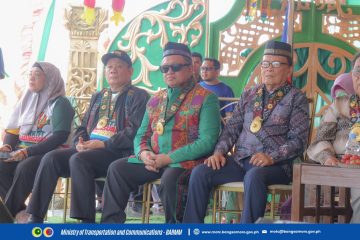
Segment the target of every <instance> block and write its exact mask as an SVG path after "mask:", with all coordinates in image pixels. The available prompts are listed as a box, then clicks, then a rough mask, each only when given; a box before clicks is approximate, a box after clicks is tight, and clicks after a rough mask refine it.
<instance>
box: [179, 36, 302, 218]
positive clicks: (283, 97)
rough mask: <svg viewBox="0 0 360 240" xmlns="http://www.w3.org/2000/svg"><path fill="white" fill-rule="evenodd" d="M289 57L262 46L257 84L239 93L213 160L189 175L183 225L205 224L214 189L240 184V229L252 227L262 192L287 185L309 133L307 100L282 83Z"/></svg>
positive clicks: (280, 47) (261, 207)
mask: <svg viewBox="0 0 360 240" xmlns="http://www.w3.org/2000/svg"><path fill="white" fill-rule="evenodd" d="M291 53H292V51H291V46H290V45H289V44H287V43H282V42H276V41H270V42H268V43H267V44H266V46H265V52H264V56H263V58H262V61H261V63H260V65H261V77H262V84H259V85H256V86H255V87H253V88H251V89H249V90H245V91H244V92H243V94H242V95H241V98H240V100H239V102H238V104H237V105H236V107H235V110H234V113H233V116H232V117H231V118H230V119H229V120H228V122H227V124H226V126H225V128H224V130H223V131H222V133H221V136H220V138H219V140H218V143H217V145H216V147H215V151H214V153H213V155H212V156H211V157H209V158H208V159H206V160H205V164H204V165H201V166H198V167H196V168H195V169H194V170H193V172H192V174H191V177H190V183H189V193H188V201H187V204H186V209H185V215H184V222H186V223H202V222H203V221H204V217H205V213H206V208H207V203H208V199H209V195H210V191H211V190H212V189H213V187H215V186H217V185H221V184H225V183H229V182H237V181H243V182H244V205H243V212H242V214H241V223H253V222H255V221H256V220H257V219H258V218H259V217H263V216H264V212H265V207H266V199H267V186H268V185H272V184H288V183H290V182H291V180H292V165H293V160H294V159H295V158H297V157H300V156H301V155H302V154H303V152H304V149H305V147H306V144H307V136H308V132H309V106H308V101H307V99H306V96H305V95H304V94H303V93H302V92H301V91H300V90H298V89H296V88H294V87H293V86H291V85H290V84H288V82H287V80H288V78H289V77H290V76H291V73H292V58H291ZM234 145H235V151H234V154H233V155H232V156H231V157H228V156H227V153H228V152H229V151H230V150H231V149H232V148H233V146H234Z"/></svg>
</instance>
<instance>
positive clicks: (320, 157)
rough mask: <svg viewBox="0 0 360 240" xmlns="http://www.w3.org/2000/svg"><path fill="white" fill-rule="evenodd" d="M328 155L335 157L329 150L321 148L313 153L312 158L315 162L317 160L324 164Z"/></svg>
mask: <svg viewBox="0 0 360 240" xmlns="http://www.w3.org/2000/svg"><path fill="white" fill-rule="evenodd" d="M329 157H335V155H334V153H333V152H331V151H330V150H323V151H321V152H319V153H318V154H316V155H315V159H313V160H314V161H316V162H319V163H320V164H321V165H324V164H325V162H326V159H328V158H329Z"/></svg>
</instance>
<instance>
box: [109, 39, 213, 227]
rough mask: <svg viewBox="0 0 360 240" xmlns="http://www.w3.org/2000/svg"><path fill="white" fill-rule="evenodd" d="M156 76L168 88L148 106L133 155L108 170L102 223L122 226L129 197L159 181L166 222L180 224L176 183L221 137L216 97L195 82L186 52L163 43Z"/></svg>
mask: <svg viewBox="0 0 360 240" xmlns="http://www.w3.org/2000/svg"><path fill="white" fill-rule="evenodd" d="M160 71H161V72H162V73H163V78H164V81H165V83H166V85H167V88H166V89H164V90H161V91H159V92H158V93H156V94H155V95H154V96H153V97H152V98H151V99H150V100H149V102H148V104H147V108H146V112H145V115H144V118H143V121H142V123H141V126H140V128H139V130H138V132H137V134H136V137H135V140H134V147H135V156H132V157H130V158H123V159H120V160H118V161H116V162H114V163H112V164H111V165H110V167H109V171H108V175H107V178H106V184H105V188H104V207H103V214H102V222H104V223H114V222H119V223H124V222H125V220H126V215H125V208H126V205H127V202H128V198H129V194H130V192H131V191H133V190H134V189H136V188H137V186H139V185H143V184H144V183H147V182H151V181H153V180H156V179H158V178H161V184H160V188H159V195H160V199H161V202H162V204H163V206H164V211H165V221H166V222H167V223H176V222H181V220H182V216H181V208H178V206H179V204H178V203H179V201H180V200H181V198H182V192H180V191H179V188H178V179H179V177H180V176H181V179H184V178H185V179H186V177H187V176H189V175H190V174H189V173H190V171H191V169H192V168H194V167H195V166H196V165H198V164H200V163H202V162H203V160H204V159H205V158H206V157H207V156H209V155H210V154H211V153H212V151H213V149H214V146H215V144H216V141H217V138H218V136H219V131H220V114H219V101H218V99H217V96H216V95H215V94H213V93H211V92H210V91H208V90H206V89H204V88H202V87H201V86H200V85H199V84H196V83H195V81H194V79H193V67H192V60H191V53H190V50H189V48H188V47H187V46H186V45H184V44H181V43H173V42H169V43H167V44H166V46H165V48H164V51H163V60H162V63H161V66H160ZM185 182H186V181H185ZM185 185H186V183H185ZM181 186H182V187H181V189H183V184H182V185H181ZM177 208H178V209H177ZM176 215H177V216H176Z"/></svg>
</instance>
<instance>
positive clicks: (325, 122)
mask: <svg viewBox="0 0 360 240" xmlns="http://www.w3.org/2000/svg"><path fill="white" fill-rule="evenodd" d="M352 67H353V70H352V72H351V73H350V74H351V75H345V76H344V77H343V78H342V80H341V82H342V83H340V80H339V82H338V83H337V84H336V85H335V84H334V87H333V89H332V96H333V98H334V97H335V99H334V102H333V103H332V104H331V105H330V107H329V108H328V110H327V112H326V113H325V114H324V116H323V117H322V120H321V124H320V126H319V128H318V131H317V136H316V138H315V140H314V141H313V142H312V143H311V145H310V146H309V148H308V150H307V154H308V156H309V158H310V159H311V160H313V161H316V162H319V163H320V164H323V165H330V166H336V165H338V163H339V161H340V159H341V158H342V156H343V155H344V153H345V150H346V143H347V141H348V139H349V133H350V131H351V130H352V129H353V128H354V127H357V126H358V125H359V123H360V52H359V53H358V54H356V55H355V58H354V60H353V61H352ZM351 78H352V85H353V88H351V85H350V84H349V81H350V82H351ZM351 205H352V208H353V217H352V219H351V222H352V223H360V189H355V188H352V189H351Z"/></svg>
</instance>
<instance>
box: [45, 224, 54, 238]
mask: <svg viewBox="0 0 360 240" xmlns="http://www.w3.org/2000/svg"><path fill="white" fill-rule="evenodd" d="M43 234H44V236H45V237H48V238H49V237H52V235H54V230H53V229H52V228H51V227H46V228H45V229H44V231H43Z"/></svg>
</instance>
